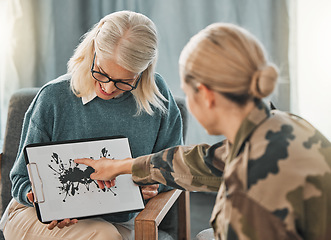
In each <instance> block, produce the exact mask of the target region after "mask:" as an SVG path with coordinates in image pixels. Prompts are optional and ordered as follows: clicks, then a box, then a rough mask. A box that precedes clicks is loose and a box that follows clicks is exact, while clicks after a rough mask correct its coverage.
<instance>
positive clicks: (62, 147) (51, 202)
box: [26, 138, 144, 222]
mask: <svg viewBox="0 0 331 240" xmlns="http://www.w3.org/2000/svg"><path fill="white" fill-rule="evenodd" d="M26 154H27V157H28V160H29V162H30V163H32V165H34V164H36V166H37V169H38V173H36V171H35V170H34V171H31V172H32V176H30V179H31V178H32V182H34V184H35V186H36V188H42V189H39V190H37V191H36V193H37V194H39V195H41V194H40V191H42V192H43V196H37V199H38V200H39V199H43V200H44V201H42V202H39V203H38V206H39V209H40V217H41V221H42V222H48V221H52V220H60V219H65V218H79V217H87V216H95V215H100V214H107V213H114V212H123V211H136V210H141V209H143V208H144V202H143V199H142V196H141V193H140V190H139V187H138V186H137V185H135V184H134V183H133V181H132V179H131V175H121V176H118V177H117V178H116V185H115V186H114V187H112V188H110V189H107V190H106V191H103V190H101V189H99V188H98V187H97V184H96V181H93V180H91V179H90V178H89V176H90V174H91V168H90V167H87V166H85V165H82V164H79V165H78V164H76V163H74V162H73V160H74V159H77V158H92V159H100V158H101V157H103V156H104V157H106V158H110V159H124V158H128V157H131V151H130V147H129V142H128V139H127V138H116V139H107V140H97V141H95V140H94V141H88V142H77V143H62V144H55V145H54V144H52V145H45V146H32V147H27V148H26ZM38 174H39V176H38ZM39 179H41V181H42V183H38V181H40V180H39ZM40 186H41V187H40Z"/></svg>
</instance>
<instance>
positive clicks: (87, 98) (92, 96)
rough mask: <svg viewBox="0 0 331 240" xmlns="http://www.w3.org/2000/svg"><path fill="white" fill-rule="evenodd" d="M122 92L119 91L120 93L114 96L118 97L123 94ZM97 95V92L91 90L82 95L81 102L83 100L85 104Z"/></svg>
mask: <svg viewBox="0 0 331 240" xmlns="http://www.w3.org/2000/svg"><path fill="white" fill-rule="evenodd" d="M123 94H124V93H121V94H120V95H118V96H116V97H115V98H120V97H122V96H123ZM96 97H97V94H96V93H95V92H92V93H90V94H88V95H86V96H83V97H82V102H83V105H86V104H88V103H89V102H91V101H92V100H93V99H94V98H96Z"/></svg>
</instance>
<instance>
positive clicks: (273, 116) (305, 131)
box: [132, 101, 331, 240]
mask: <svg viewBox="0 0 331 240" xmlns="http://www.w3.org/2000/svg"><path fill="white" fill-rule="evenodd" d="M132 171H133V180H134V181H135V182H137V183H140V184H146V183H153V182H161V183H163V184H167V185H170V186H173V187H176V188H179V189H185V190H189V191H218V195H217V199H216V203H215V206H214V210H213V213H212V217H211V224H212V226H213V228H214V232H215V238H216V239H223V240H224V239H260V240H266V239H268V240H272V239H277V240H279V239H323V240H324V239H325V240H326V239H330V237H331V144H330V142H329V141H328V140H327V139H326V138H325V137H324V136H323V135H321V134H320V133H319V132H318V131H317V130H316V129H315V128H314V127H313V126H311V125H310V124H309V123H308V122H307V121H305V120H304V119H302V118H300V117H297V116H295V115H292V114H288V113H284V112H281V111H278V110H271V111H270V110H269V109H268V108H267V106H266V105H265V104H264V103H263V102H262V101H257V102H256V106H255V108H254V109H253V111H252V112H250V114H249V115H248V116H247V118H246V119H245V120H244V121H243V123H242V125H241V127H240V129H239V130H238V133H237V135H236V138H235V141H234V143H233V144H231V143H229V142H228V141H227V140H224V141H223V142H220V143H217V144H215V145H212V146H209V145H206V144H201V145H196V146H178V147H174V148H169V149H167V150H164V151H162V152H160V153H157V154H153V155H148V156H143V157H139V158H137V160H136V161H135V163H134V165H133V167H132Z"/></svg>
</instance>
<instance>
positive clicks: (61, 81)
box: [39, 74, 71, 96]
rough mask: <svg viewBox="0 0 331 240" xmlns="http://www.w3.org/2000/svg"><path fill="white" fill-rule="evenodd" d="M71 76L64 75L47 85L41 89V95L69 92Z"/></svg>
mask: <svg viewBox="0 0 331 240" xmlns="http://www.w3.org/2000/svg"><path fill="white" fill-rule="evenodd" d="M70 79H71V75H70V74H65V75H62V76H60V77H58V78H56V79H54V80H52V81H49V82H48V83H46V84H45V85H44V86H43V87H41V89H40V91H39V94H45V93H47V94H50V95H51V96H52V95H57V94H58V93H65V92H67V90H68V89H69V90H70Z"/></svg>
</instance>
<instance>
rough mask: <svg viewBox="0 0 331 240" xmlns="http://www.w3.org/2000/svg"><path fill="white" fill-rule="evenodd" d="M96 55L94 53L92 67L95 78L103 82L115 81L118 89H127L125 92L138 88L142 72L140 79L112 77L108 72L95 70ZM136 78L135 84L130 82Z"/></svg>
mask: <svg viewBox="0 0 331 240" xmlns="http://www.w3.org/2000/svg"><path fill="white" fill-rule="evenodd" d="M95 56H96V53H94V57H93V63H92V67H91V74H92V77H93V78H94V79H95V80H97V81H99V82H102V83H109V82H113V83H114V85H115V87H116V88H117V89H119V90H121V91H125V92H131V91H132V90H134V89H136V88H137V86H138V83H139V81H140V79H141V73H140V74H139V77H138V79H116V80H115V79H111V78H110V77H108V76H107V75H106V74H104V73H102V72H99V71H95V70H94V62H95ZM135 80H136V84H135V85H131V84H130V83H128V81H135Z"/></svg>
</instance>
